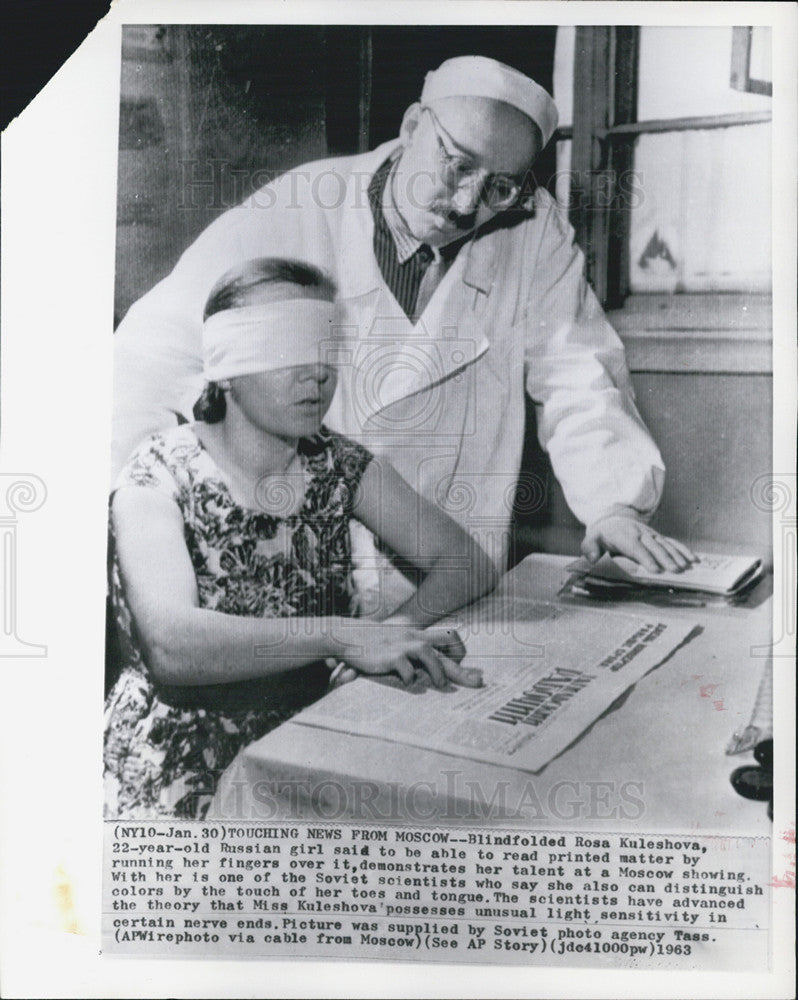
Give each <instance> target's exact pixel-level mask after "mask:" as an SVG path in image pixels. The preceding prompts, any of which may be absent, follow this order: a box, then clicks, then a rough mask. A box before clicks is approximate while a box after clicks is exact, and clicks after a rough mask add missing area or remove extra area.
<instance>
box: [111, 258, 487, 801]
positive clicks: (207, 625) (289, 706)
mask: <svg viewBox="0 0 798 1000" xmlns="http://www.w3.org/2000/svg"><path fill="white" fill-rule="evenodd" d="M334 294H335V289H334V287H333V285H332V282H331V281H330V280H329V279H328V278H327V277H326V276H325V275H323V274H322V273H321V272H319V271H318V270H316V269H315V268H313V267H311V266H309V265H306V264H302V263H299V262H297V261H290V260H283V259H278V258H263V259H260V260H255V261H250V262H248V263H247V264H245V265H243V266H241V267H238V268H236V269H234V270H233V271H231V272H229V273H228V274H226V275H225V276H224V277H223V278H222V279H221V280H220V281H219V283H218V284H217V285H216V287H215V288H214V289H213V291H212V292H211V294H210V297H209V299H208V302H207V305H206V307H205V314H204V320H205V322H204V329H203V351H204V370H205V377H206V388H205V391H204V393H203V396H202V398H201V399H200V401H199V404H198V409H197V411H196V413H197V415H198V417H199V418H200V419H198V420H197V422H196V423H194V424H183V425H181V426H179V427H176V428H173V429H170V430H168V431H164V432H162V433H158V434H155V435H153V436H151V437H150V438H148V439H147V440H146V441H144V442H143V443H142V444H141V445H140V446H139V448H138V449H137V450H136V451H135V452H134V453H133V455H132V456H131V458H130V459H129V461H128V463H127V465H126V466H125V468H124V470H123V472H122V474H121V476H120V478H119V480H118V481H117V483H116V487H115V490H114V494H113V497H112V504H111V523H112V531H113V538H114V559H113V572H112V595H113V602H114V607H115V610H116V617H117V624H118V628H119V633H120V639H121V645H122V650H123V664H124V665H123V669H122V672H121V674H120V677H119V679H118V681H117V682H116V684H115V685H114V687H113V689H112V691H111V693H110V694H109V696H108V700H107V703H106V735H105V772H106V811H107V813H108V815H109V816H117V817H120V818H141V817H148V816H149V817H151V816H178V817H184V818H202V817H203V816H204V815H205V812H206V811H207V808H208V805H209V804H210V801H211V799H212V797H213V795H214V792H215V788H216V783H217V781H218V777H219V775H220V774H221V772H222V771H223V770H224V769H225V768H226V767H227V766H228V765H229V764H230V763H231V762H232V760H233V758H234V757H235V755H236V754H237V753H238V751H239V750H240V749H241V748H242V747H244V746H245V745H247V744H248V743H250V742H252V741H253V740H256V739H259V738H260V737H261V736H263V735H264V734H265V733H267V732H268V731H269V730H270V729H272V728H274V727H275V726H276V725H278V724H279V723H280V722H282V721H284V720H285V719H286V718H288V717H289V716H290V715H292V714H293V713H294V712H295V711H297V710H298V709H299V708H301V707H302V706H303V705H306V704H308V703H309V702H310V701H313V700H315V698H317V697H319V696H320V695H321V694H323V693H324V691H325V690H326V689H327V687H328V684H329V679H330V666H331V665H337V667H336V669H337V671H338V672H340V671H341V670H343V669H345V670H346V671H347V672H348V673H352V672H356V673H360V674H367V675H379V674H394V675H396V676H398V678H401V680H402V681H403V682H405V683H410V682H412V681H413V679H414V677H415V675H416V672H417V671H421V672H423V673H424V674H425V675H426V677H427V678H428V681H429V682H430V683H432V684H433V685H435V686H438V687H443V686H445V685H446V684H448V683H450V682H454V683H459V684H465V685H470V686H478V685H479V684H480V683H481V677H480V675H479V673H478V672H477V671H473V670H468V669H466V668H464V667H462V666H461V665H460V663H459V661H460V660H461V659H462V657H463V655H464V653H465V650H464V648H463V646H462V643H461V641H460V639H459V637H458V636H457V634H456V633H455V632H453V631H452V630H449V629H443V628H435V627H428V626H430V625H431V623H432V622H434V621H435V620H436V619H438V618H440V617H441V616H442V615H444V614H446V613H447V612H449V611H451V610H454V609H455V608H457V607H460V606H462V605H464V604H466V603H468V602H469V601H472V600H474V599H475V598H477V597H479V596H481V595H482V594H484V593H486V592H487V591H488V590H489V589H491V588H492V587H493V586H494V584H495V582H496V574H495V570H494V568H493V565H492V563H491V562H490V560H489V559H488V557H487V556H486V555H485V554H484V553H483V552H482V550H481V549H480V548H479V547H478V546H477V545H476V543H475V542H474V541H473V540H472V539H471V538H470V537H469V535H468V534H467V533H465V532H464V531H463V530H462V529H461V528H460V527H458V526H457V525H456V524H455V523H454V521H452V520H451V519H449V518H448V517H447V516H446V515H445V514H443V513H442V512H441V511H440V510H439V509H438V508H437V507H435V506H434V505H432V504H430V503H428V502H427V501H425V500H423V499H422V498H420V497H419V496H418V495H417V494H416V493H415V492H414V491H413V490H412V489H411V487H410V486H408V484H407V483H406V482H405V481H404V480H403V479H402V478H401V477H400V476H399V475H398V474H397V473H396V472H395V471H394V470H393V469H392V468H391V467H390V465H388V464H387V463H385V462H384V461H378V460H376V459H375V458H374V457H373V456H372V455H371V454H370V452H369V451H367V450H366V449H365V448H363V447H362V446H361V445H359V444H357V443H355V442H354V441H351V440H349V439H347V438H345V437H343V436H341V435H338V434H333V433H331V432H329V431H328V430H327V429H326V428H325V427H324V426H323V424H322V420H323V417H324V414H325V413H326V411H327V409H328V407H329V405H330V403H331V401H332V398H333V394H334V392H335V386H336V363H337V360H338V357H339V356H340V353H341V352H340V350H339V348H340V346H341V345H340V341H339V340H338V333H339V331H338V330H337V329H336V308H335V304H334ZM351 518H355V519H357V520H359V521H360V522H362V523H363V524H364V525H365V526H366V527H367V528H369V529H370V530H371V531H373V532H374V533H375V534H376V535H377V536H379V538H380V539H381V540H382V542H383V543H384V544H385V545H387V546H389V547H390V548H391V549H392V550H393V551H394V552H396V553H397V554H398V555H399V556H401V557H403V558H404V559H405V560H406V561H407V562H408V563H410V564H411V565H413V566H414V567H415V568H416V569H417V570H418V571H419V572H420V573H421V575H422V577H423V579H422V581H421V584H420V586H419V587H418V590H417V591H416V593H415V594H414V596H413V597H412V598H411V599H410V600H409V601H407V602H406V603H405V604H404V605H403V606H402V607H400V608H399V609H398V610H397V611H395V612H394V613H393V614H392V615H391V616H390V618H388V619H386V620H385V621H383V622H376V621H366V620H364V619H360V620H358V619H357V618H355V617H354V616H355V615H356V613H357V594H356V589H355V587H354V584H353V568H352V557H351V551H350V536H349V521H350V519H351Z"/></svg>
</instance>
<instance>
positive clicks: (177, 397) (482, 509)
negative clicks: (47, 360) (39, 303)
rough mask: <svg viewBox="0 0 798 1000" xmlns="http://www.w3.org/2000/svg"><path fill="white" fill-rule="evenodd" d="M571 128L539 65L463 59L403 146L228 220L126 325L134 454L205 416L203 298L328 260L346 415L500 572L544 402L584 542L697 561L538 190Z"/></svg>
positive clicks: (119, 359)
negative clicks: (532, 410) (243, 272)
mask: <svg viewBox="0 0 798 1000" xmlns="http://www.w3.org/2000/svg"><path fill="white" fill-rule="evenodd" d="M556 124H557V112H556V108H555V106H554V103H553V101H552V99H551V98H550V97H549V95H548V94H547V93H546V92H545V91H544V90H543V89H542V88H541V87H539V86H538V85H537V84H535V83H534V82H533V81H532V80H530V79H529V78H528V77H526V76H524V75H523V74H521V73H519V72H518V71H516V70H513V69H511V68H509V67H506V66H503V65H502V64H500V63H497V62H495V61H493V60H490V59H485V58H482V57H478V56H469V57H460V58H457V59H451V60H448V61H447V62H446V63H444V64H443V65H442V66H441V67H440V68H439V69H438V70H436V71H435V72H433V73H429V74H428V75H427V78H426V81H425V84H424V88H423V92H422V95H421V101H420V103H417V104H414V105H412V106H411V107H410V108H409V109H408V110H407V112H406V113H405V116H404V119H403V122H402V126H401V130H400V136H399V138H398V140H396V141H395V142H390V143H386V144H385V145H383V146H380V147H379V148H378V149H375V150H373V151H372V152H370V153H366V154H363V155H360V156H352V157H345V158H339V159H330V160H324V161H320V162H316V163H311V164H306V165H303V166H300V167H297V168H296V169H294V170H291V171H289V172H288V173H286V174H284V175H283V176H282V177H280V178H278V179H277V180H276V181H274V182H273V183H271V184H269V185H267V186H266V187H264V188H262V189H261V190H260V191H258V192H256V193H255V194H254V195H252V196H251V197H250V198H249V199H248V200H247V201H246V202H244V203H243V204H242V205H240V206H239V207H237V208H234V209H232V210H231V211H228V212H226V213H225V214H224V215H222V216H220V217H219V218H218V219H217V220H216V221H215V222H214V223H213V224H212V225H211V226H209V227H208V229H207V230H206V231H205V232H204V233H203V234H202V235H201V236H200V237H199V239H197V241H196V242H195V243H194V244H193V245H192V246H191V247H189V249H188V250H187V251H186V252H185V253H184V254H183V256H182V257H181V259H180V261H179V262H178V264H177V266H176V267H175V269H174V271H173V272H172V274H171V275H169V277H167V278H166V279H165V280H164V281H162V282H160V283H159V284H158V285H157V286H156V287H155V288H154V289H153V290H152V291H151V292H150V293H149V294H147V295H146V296H144V298H142V299H141V300H140V301H139V302H138V303H136V304H135V305H134V306H133V307H132V308H131V309H130V311H129V313H128V315H127V316H126V318H125V320H124V321H123V323H122V324H121V326H120V328H119V330H118V331H117V334H116V343H115V359H116V361H115V364H116V369H115V386H114V398H115V432H114V448H115V462H116V464H117V465H121V463H122V462H123V461H124V460H125V458H126V457H127V454H128V453H129V451H130V450H131V449H132V448H133V446H134V445H135V444H136V443H137V442H138V441H139V440H140V439H141V438H143V437H144V436H145V435H146V434H147V433H149V432H151V431H153V430H155V429H157V428H159V427H162V426H165V425H168V424H170V423H171V422H173V421H174V415H173V411H181V412H183V413H190V409H191V403H192V402H193V401H194V400H195V399H196V397H197V396H198V394H199V392H200V390H201V388H202V377H201V361H200V358H201V352H200V331H201V327H202V310H203V306H204V303H205V300H206V297H207V294H208V291H209V290H210V288H211V286H212V285H213V284H214V283H215V282H216V280H217V279H218V278H219V276H220V275H221V274H222V273H223V272H224V271H226V270H227V269H228V268H230V267H232V266H233V265H235V264H237V263H239V262H242V261H244V260H247V259H250V258H255V257H263V256H281V257H295V258H298V259H300V260H306V261H310V262H311V263H313V264H316V265H317V266H320V267H322V268H324V269H325V270H326V271H328V272H329V273H330V274H331V275H332V276H333V277H334V279H335V281H336V282H337V284H338V288H339V293H340V303H341V307H342V314H343V325H344V326H345V327H346V339H347V347H346V350H345V351H344V352H343V353H342V354H339V356H338V361H339V362H341V363H342V366H343V367H342V370H341V378H340V381H339V390H338V393H337V395H336V398H335V401H334V403H333V407H332V409H331V411H330V414H329V416H328V419H327V423H328V424H329V425H330V426H331V427H332V428H333V429H335V430H338V431H341V432H343V433H346V434H349V435H351V436H352V437H354V438H356V439H357V440H359V441H361V442H363V443H364V444H365V445H366V446H367V447H369V448H370V449H371V450H372V451H374V452H376V453H377V454H384V455H386V456H387V457H388V458H389V459H390V461H391V462H392V463H393V464H394V466H395V467H396V468H397V469H398V470H399V472H400V473H401V474H402V475H403V476H404V478H405V479H406V480H407V481H408V482H409V483H410V484H411V485H412V486H413V487H415V488H416V489H417V490H418V491H419V492H421V493H422V494H423V495H425V496H427V497H429V498H431V499H434V500H435V501H436V502H438V503H439V504H440V505H441V506H442V507H443V508H444V509H445V510H447V511H448V512H449V513H450V514H451V515H452V516H453V517H455V518H456V519H457V520H459V521H460V522H461V523H462V524H464V525H465V526H467V527H468V528H469V529H470V530H471V531H472V532H473V533H474V534H475V535H476V536H477V538H478V539H479V540H480V541H481V542H482V543H483V545H484V546H485V548H486V549H487V550H488V551H489V553H490V554H491V556H492V557H493V558H494V559H495V560H496V562H497V563H498V564H499V565H500V566H501V565H502V564H503V562H504V560H505V559H506V554H507V545H508V540H509V522H510V515H511V511H512V503H513V496H514V491H515V486H516V483H517V480H518V475H519V471H520V462H521V448H522V442H523V436H524V393H525V392H527V393H529V395H530V397H531V399H532V400H533V401H534V402H535V404H536V407H537V414H538V432H539V436H540V440H541V443H542V445H543V447H544V448H545V449H546V450H547V451H548V453H549V456H550V458H551V462H552V466H553V469H554V472H555V474H556V476H557V478H558V479H559V481H560V483H561V485H562V487H563V491H564V493H565V497H566V499H567V501H568V504H569V506H570V507H571V509H572V510H573V512H574V513H575V514H576V516H577V517H578V518H579V519H580V520H581V521H582V522H583V523H584V524H585V525H586V535H585V542H584V545H583V550H584V552H585V554H586V555H588V557H590V558H597V557H598V555H599V554H600V553H601V552H602V551H609V552H613V553H622V554H626V555H628V556H630V557H632V558H634V559H637V560H638V561H639V562H641V563H643V564H644V565H646V566H647V567H648V568H650V569H656V568H657V567H658V566H659V567H662V568H666V569H673V568H679V567H683V566H686V565H687V564H688V562H689V560H690V553H689V550H687V549H686V548H685V547H684V546H683V545H681V544H680V543H678V542H676V541H674V540H672V539H668V538H664V537H662V536H661V535H659V534H658V533H657V532H655V531H654V530H653V529H652V528H650V527H649V526H648V524H647V520H648V518H649V517H650V515H651V514H652V513H653V511H654V510H655V509H656V506H657V504H658V503H659V499H660V496H661V491H662V485H663V479H664V468H663V464H662V459H661V457H660V455H659V452H658V450H657V448H656V446H655V444H654V443H653V441H652V440H651V438H650V436H649V434H648V432H647V430H646V428H645V427H644V425H643V423H642V421H641V419H640V416H639V414H638V413H637V410H636V409H635V406H634V402H633V395H632V390H631V386H630V382H629V376H628V372H627V370H626V365H625V360H624V353H623V348H622V345H621V343H620V341H619V339H618V337H617V335H616V334H615V332H614V331H613V330H612V328H611V327H610V326H609V324H608V323H607V321H606V319H605V317H604V315H603V312H602V310H601V308H600V306H599V304H598V302H597V301H596V298H595V296H594V294H593V292H592V291H591V289H590V288H589V287H588V286H587V284H586V282H585V278H584V267H583V257H582V254H581V252H580V251H579V249H578V248H577V247H576V246H575V245H574V242H573V233H572V230H571V228H570V227H569V225H568V224H567V222H566V221H565V219H564V217H563V214H562V212H561V211H560V209H559V208H558V206H557V205H556V203H555V202H554V201H553V199H552V198H551V197H550V196H549V195H548V194H547V193H546V192H545V191H538V192H536V193H534V194H533V195H532V194H530V192H529V191H527V190H525V187H524V180H525V177H526V176H527V171H528V170H529V168H530V167H531V165H532V163H533V161H534V160H535V158H536V156H537V155H538V154H539V153H540V151H541V149H542V148H543V146H545V144H546V143H547V142H548V141H549V139H550V138H551V136H552V134H553V132H554V129H555V128H556ZM286 336H290V330H286Z"/></svg>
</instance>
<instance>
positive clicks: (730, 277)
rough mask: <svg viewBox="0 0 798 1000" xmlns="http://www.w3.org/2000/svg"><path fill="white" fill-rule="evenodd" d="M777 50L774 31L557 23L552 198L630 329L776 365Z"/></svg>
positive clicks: (596, 282) (609, 303)
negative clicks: (730, 342)
mask: <svg viewBox="0 0 798 1000" xmlns="http://www.w3.org/2000/svg"><path fill="white" fill-rule="evenodd" d="M769 53H770V39H769V31H768V29H750V28H731V27H707V28H663V27H643V28H638V27H626V26H617V27H584V28H583V27H577V28H561V29H560V32H559V35H558V40H557V53H556V56H555V70H554V78H555V97H556V99H557V102H558V105H559V106H560V109H561V111H562V121H561V127H560V129H559V131H558V135H557V140H558V174H557V184H556V194H557V197H558V198H559V199H560V200H561V201H562V202H563V203H564V204H566V205H567V206H568V208H569V211H570V216H571V220H572V222H573V225H574V228H575V230H576V235H577V240H578V241H579V243H580V245H581V246H582V248H583V250H584V251H585V256H586V260H587V269H588V277H589V279H590V281H591V284H592V285H593V287H594V289H595V290H596V293H597V294H598V296H599V298H600V299H601V301H602V302H603V303H604V305H605V306H606V307H607V308H609V309H616V310H621V311H620V312H619V313H615V314H613V321H614V322H615V325H616V326H617V327H618V328H619V330H620V331H621V332H622V334H623V333H624V332H626V331H628V332H629V334H630V335H633V333H634V330H635V329H639V328H640V326H641V323H642V326H643V327H644V328H645V327H646V326H647V322H646V316H647V315H648V316H649V317H657V319H656V322H655V324H654V328H655V329H658V330H660V331H662V332H663V333H664V332H665V331H666V330H668V329H672V330H673V329H678V330H680V332H681V333H682V335H684V334H685V332H686V331H687V329H688V327H689V326H690V323H691V322H695V323H696V325H697V326H698V327H712V328H714V329H719V330H722V331H723V336H724V337H725V338H726V339H734V338H737V339H738V340H739V339H740V338H741V337H742V338H745V336H746V334H749V336H748V339H749V340H753V341H754V342H755V343H756V344H758V345H760V346H759V347H756V346H755V347H754V348H753V350H754V352H755V353H757V356H758V358H759V360H758V361H757V362H756V363H754V362H751V361H750V358H749V360H748V361H746V362H745V364H746V365H750V364H752V363H754V365H755V367H756V366H757V365H760V366H765V365H769V340H768V337H769V299H768V295H769V292H770V287H771V245H770V229H771V208H770V206H771V195H770V176H771V165H770V156H771V139H770V119H771V98H770V97H769V96H768V95H769V92H770V87H769V86H766V84H767V78H768V77H769V75H770V68H769ZM718 293H728V294H724V295H722V296H718V298H717V301H715V300H713V304H712V306H711V308H707V306H708V305H709V302H708V300H705V299H702V300H701V303H700V304H701V305H702V306H703V308H700V307H697V305H696V303H697V302H698V300H697V299H696V296H708V295H713V296H717V295H718ZM638 296H640V298H637V297H638ZM621 307H623V308H621ZM699 312H700V313H701V314H703V318H702V319H701V320H700V321H696V320H691V319H690V316H693V317H695V315H696V314H697V313H699ZM632 315H633V316H634V320H631V319H630V318H629V317H631V316H632ZM648 328H649V329H651V326H650V324H648ZM632 354H634V352H632ZM727 355H728V352H727ZM741 356H746V357H748V356H747V355H745V352H743V355H741ZM630 360H632V359H630ZM717 360H718V359H717V356H716V355H714V356H713V359H712V360H711V361H710V360H706V361H705V362H704V363H705V364H706V365H707V366H709V365H710V364H715V363H717ZM740 363H742V362H741V361H740V356H738V357H737V358H736V359H730V358H727V360H726V362H725V365H726V366H727V367H728V365H729V364H731V365H732V366H736V365H739V364H740ZM733 370H737V369H736V368H733ZM757 370H758V369H757Z"/></svg>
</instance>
